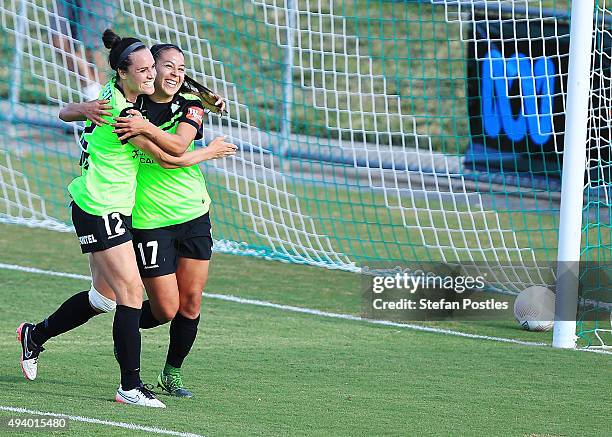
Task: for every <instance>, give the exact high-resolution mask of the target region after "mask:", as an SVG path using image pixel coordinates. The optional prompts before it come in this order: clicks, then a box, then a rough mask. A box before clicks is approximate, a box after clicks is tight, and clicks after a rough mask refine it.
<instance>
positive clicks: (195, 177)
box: [37, 45, 236, 396]
mask: <svg viewBox="0 0 612 437" xmlns="http://www.w3.org/2000/svg"><path fill="white" fill-rule="evenodd" d="M170 48H173V50H168V49H170ZM166 52H167V53H166ZM173 52H175V53H173ZM154 53H155V57H156V58H158V59H157V71H158V72H159V76H158V80H156V83H155V85H156V86H155V88H156V92H155V94H154V95H153V96H151V97H152V99H151V100H149V99H147V98H145V99H143V101H142V102H141V103H142V104H141V105H140V106H138V108H139V109H141V111H143V112H145V113H146V114H147V115H148V116H149V118H151V119H152V120H155V121H156V123H157V124H160V125H161V126H162V127H163V128H164V129H166V130H168V131H169V132H175V134H174V135H173V136H172V137H170V141H169V143H170V145H169V146H166V147H167V148H168V149H170V151H172V152H173V153H174V154H177V155H180V154H181V153H183V152H184V151H185V149H186V148H187V147H189V149H193V139H195V137H196V135H197V134H198V130H199V129H200V127H201V123H202V114H203V108H202V105H201V104H200V103H199V101H198V100H197V99H195V98H194V97H190V96H188V95H179V94H178V90H179V89H181V88H183V90H186V87H183V82H184V80H185V78H184V59H183V56H182V53H180V50H179V49H178V48H176V47H175V46H165V45H164V46H156V49H155V51H154ZM177 53H178V55H180V56H177ZM163 54H168V55H170V54H174V56H165V57H162V58H161V59H160V55H163ZM166 58H170V59H166ZM178 58H180V59H178ZM170 67H172V68H170ZM187 80H188V81H189V83H190V84H191V85H190V87H191V91H196V92H197V91H198V88H199V86H200V85H199V84H197V82H195V81H193V80H191V79H190V78H188V79H187ZM108 103H109V102H108V101H98V102H87V103H82V104H72V105H69V106H67V107H66V108H65V109H64V110H62V113H61V114H60V116H61V118H62V119H63V120H65V121H74V120H82V119H84V118H85V117H87V118H89V119H90V120H92V121H93V122H94V124H96V125H104V124H107V123H108V122H107V121H106V120H105V119H104V118H103V116H108V115H110V114H109V113H108V112H107V111H106V109H109V108H108V106H107V104H108ZM217 103H218V104H219V105H220V107H221V109H223V105H224V102H223V100H222V99H220V100H219V101H218V102H217ZM128 112H129V111H128ZM117 119H118V120H120V123H119V124H118V125H117V126H121V120H123V122H128V123H127V124H126V125H125V126H128V127H129V126H130V123H129V122H130V121H132V120H133V121H138V119H137V118H136V117H134V118H133V119H129V118H127V119H126V118H117ZM140 121H143V120H142V119H140ZM125 126H124V127H125ZM135 126H136V127H137V126H138V123H136V125H135ZM144 126H147V124H145V125H144ZM196 126H197V128H196ZM141 127H142V126H141ZM147 127H148V128H149V132H150V134H151V136H153V138H157V136H159V135H162V136H164V134H165V131H162V130H160V129H151V127H153V126H152V125H150V124H149V125H148V126H147ZM121 129H122V128H121V127H119V130H121ZM132 135H133V133H132V134H129V135H123V137H127V136H132ZM123 137H122V138H123ZM130 141H131V142H133V143H134V144H137V145H139V146H141V147H143V148H144V149H145V150H147V151H149V152H150V153H151V151H150V150H149V149H147V147H151V146H150V144H148V145H147V144H146V143H147V141H149V140H147V139H145V138H142V137H136V138H132V139H130ZM149 143H150V141H149ZM173 147H174V149H173ZM235 148H236V147H235V146H234V145H232V144H228V143H225V142H224V141H223V139H222V138H216V139H215V140H213V141H212V142H211V143H210V144H209V145H208V147H206V148H205V149H200V151H204V152H205V153H206V155H205V159H215V158H219V157H224V156H230V155H233V154H235ZM151 150H153V151H154V152H155V153H154V154H153V156H156V159H157V155H159V153H160V152H159V150H156V149H155V148H154V147H151ZM134 153H135V157H136V158H137V159H138V160H139V161H140V165H141V167H140V170H139V176H138V182H139V183H138V185H137V187H138V188H137V194H136V196H137V199H144V200H143V201H142V202H141V201H140V200H137V202H138V203H139V204H143V205H144V204H147V205H148V207H147V208H143V207H137V208H136V209H135V210H134V216H133V219H134V220H135V221H134V223H135V224H137V223H138V222H141V223H144V227H147V226H149V227H151V226H152V224H155V223H157V224H158V225H160V226H161V225H163V224H165V223H170V222H173V221H174V222H176V223H177V225H169V226H162V227H161V229H159V230H158V232H160V233H162V234H163V235H162V238H159V239H149V240H148V241H140V240H139V241H136V238H135V239H134V247H135V249H136V251H137V258H138V259H139V268H140V270H141V272H143V273H142V274H143V277H147V276H153V277H155V278H157V277H160V279H153V278H151V279H150V280H149V279H145V281H146V283H147V292H148V294H149V296H150V297H151V302H149V301H146V302H145V303H144V305H143V311H142V313H141V317H140V326H141V327H142V328H150V327H153V326H157V325H159V324H161V323H165V322H166V321H168V320H170V319H173V318H174V316H175V315H176V313H177V310H179V306H180V312H179V315H178V317H176V318H175V320H174V321H173V323H172V325H171V330H170V332H171V341H170V347H169V351H168V359H167V365H166V366H165V368H164V370H163V371H162V374H161V375H160V377H159V379H158V384H159V385H160V386H161V387H162V388H163V389H164V390H166V391H168V392H169V393H171V394H173V395H176V396H190V395H191V393H189V392H188V391H187V390H185V389H184V388H183V387H182V382H181V377H180V367H181V364H182V361H183V359H184V358H185V356H186V355H187V353H188V352H189V349H190V348H191V345H192V344H193V341H194V340H195V333H196V331H197V323H198V321H199V311H200V301H201V291H202V289H203V287H204V283H205V281H206V275H207V271H208V259H209V258H210V250H211V246H212V240H211V238H210V221H209V220H208V214H207V212H208V206H209V204H210V198H209V197H208V194H207V193H206V188H205V184H204V180H203V177H202V174H201V172H200V170H199V169H198V168H197V167H191V168H186V169H183V170H181V169H176V170H172V171H163V170H162V168H161V167H169V166H171V167H172V166H173V165H171V164H169V163H168V162H165V163H164V162H162V165H161V166H160V165H157V164H154V163H153V161H152V160H151V159H150V158H149V157H147V156H146V155H144V154H142V153H138V152H134ZM194 153H195V152H193V151H192V152H187V153H185V154H184V155H183V157H187V156H189V155H190V154H194ZM164 159H166V160H168V158H167V156H165V157H164ZM172 159H174V160H175V161H176V160H179V164H181V165H188V164H189V163H194V159H186V158H182V160H181V158H172ZM200 160H201V159H199V157H198V161H200ZM164 164H166V165H164ZM176 166H177V165H174V167H176ZM147 169H148V170H147ZM158 177H159V178H162V179H164V178H165V180H164V181H163V182H162V181H158V180H157V178H158ZM160 182H161V183H160ZM160 190H167V191H160ZM179 191H180V192H179ZM182 194H183V195H182ZM151 195H156V196H158V197H159V199H161V200H160V201H159V202H158V203H157V204H155V203H153V204H148V203H147V201H151V199H150V198H149V196H151ZM170 201H171V203H170ZM161 204H164V205H165V208H162V211H161V212H160V211H158V213H159V214H160V215H159V217H157V213H155V208H157V209H159V206H160V205H161ZM181 214H182V216H181ZM187 216H189V217H187ZM192 216H195V219H193V220H190V217H192ZM181 217H182V218H183V220H185V221H187V222H188V223H183V225H182V226H178V225H179V224H180V223H179V222H181ZM151 218H153V220H154V221H153V222H149V221H148V220H149V219H151ZM133 232H134V230H133ZM172 232H174V233H176V237H175V238H174V240H173V241H172V242H170V241H169V240H168V238H169V236H170V235H171V234H172ZM163 237H165V238H163ZM179 237H180V238H179ZM160 243H161V245H160ZM174 243H176V246H177V249H173V246H172V245H173V244H174ZM179 243H180V244H179ZM167 244H172V245H171V246H170V247H168V246H167ZM149 250H150V251H151V252H150V255H149V256H150V258H149V260H150V261H157V260H162V261H163V263H164V265H161V264H160V263H159V262H157V263H156V262H152V263H149V264H148V265H147V256H148V254H149ZM173 250H174V251H173ZM172 251H173V252H172ZM139 255H140V257H139ZM154 258H155V259H154ZM193 258H195V259H193ZM198 258H200V259H201V260H200V259H198ZM156 264H157V265H158V266H157V267H155V266H156ZM177 267H178V269H179V270H178V272H177V273H178V281H177V277H175V275H174V270H175V269H176V268H177ZM165 271H168V272H170V271H171V273H168V274H165V273H164V272H165ZM181 272H184V273H181ZM179 290H180V293H179ZM104 294H106V293H104ZM179 296H180V297H179ZM105 297H106V298H110V299H112V295H109V294H106V296H105ZM73 298H74V297H73ZM73 298H71V299H73ZM71 299H69V300H68V301H67V302H66V303H64V304H63V305H62V306H61V307H60V309H58V311H56V313H54V314H53V315H52V316H50V317H49V318H48V319H47V320H46V321H43V322H41V323H39V324H38V325H37V328H38V327H41V326H42V328H43V329H45V325H51V324H53V325H55V326H56V327H57V325H58V324H57V323H49V321H57V320H61V319H62V317H61V316H62V315H64V316H65V315H66V310H67V309H68V308H66V307H68V306H69V305H68V303H69V302H70V300H71ZM179 302H180V303H179ZM107 304H108V306H107V307H108V308H109V309H112V304H113V302H112V300H108V301H107ZM97 313H98V312H95V311H89V312H87V313H86V314H84V316H83V317H82V318H81V319H79V320H78V321H73V322H72V324H70V321H67V322H66V323H65V324H64V326H62V327H61V329H55V330H51V329H47V331H49V335H45V336H44V337H43V338H42V339H41V341H42V342H44V341H46V340H47V339H48V338H50V337H52V336H56V335H59V334H61V333H63V332H66V331H68V330H70V329H73V328H75V327H77V326H79V325H81V324H83V323H85V322H86V321H87V320H88V319H89V318H91V317H93V316H94V315H96V314H97ZM75 322H76V323H75Z"/></svg>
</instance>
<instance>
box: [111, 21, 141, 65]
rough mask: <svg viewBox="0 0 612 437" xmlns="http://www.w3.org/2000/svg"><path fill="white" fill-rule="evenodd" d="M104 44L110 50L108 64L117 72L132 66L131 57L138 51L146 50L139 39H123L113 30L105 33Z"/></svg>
mask: <svg viewBox="0 0 612 437" xmlns="http://www.w3.org/2000/svg"><path fill="white" fill-rule="evenodd" d="M102 42H104V47H106V48H107V49H110V53H109V54H108V63H109V64H110V67H111V68H112V69H113V70H115V71H117V70H125V69H127V67H129V66H130V65H131V61H130V59H129V55H130V54H131V53H133V52H135V51H137V50H141V49H145V48H146V46H145V45H144V44H143V43H142V41H140V40H139V39H138V38H131V37H128V38H121V37H120V36H119V35H117V34H116V33H115V32H113V31H112V30H111V29H106V30H105V31H104V33H103V34H102Z"/></svg>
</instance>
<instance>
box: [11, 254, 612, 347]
mask: <svg viewBox="0 0 612 437" xmlns="http://www.w3.org/2000/svg"><path fill="white" fill-rule="evenodd" d="M0 268H2V269H9V270H18V271H22V272H28V273H38V274H42V275H50V276H59V277H63V278H72V279H83V280H87V281H91V277H90V276H86V275H77V274H74V273H64V272H55V271H52V270H41V269H37V268H33V267H24V266H19V265H14V264H4V263H0ZM202 294H203V295H204V297H207V298H209V299H218V300H223V301H227V302H235V303H239V304H243V305H254V306H260V307H266V308H275V309H279V310H282V311H290V312H294V313H301V314H309V315H314V316H320V317H328V318H332V319H342V320H352V321H356V322H363V323H369V324H371V325H379V326H389V327H393V328H401V329H410V330H413V331H422V332H431V333H435V334H444V335H452V336H455V337H464V338H472V339H476V340H489V341H496V342H499V343H512V344H520V345H523V346H548V344H547V343H541V342H533V341H523V340H516V339H514V338H504V337H493V336H489V335H479V334H470V333H467V332H461V331H454V330H452V329H443V328H434V327H431V326H422V325H415V324H411V323H398V322H391V321H388V320H375V319H368V318H365V317H359V316H354V315H352V314H341V313H331V312H327V311H320V310H315V309H311V308H303V307H296V306H290V305H281V304H277V303H272V302H266V301H262V300H255V299H244V298H241V297H236V296H231V295H227V294H216V293H202ZM575 350H577V351H583V352H593V353H601V354H609V355H612V351H606V350H600V349H575Z"/></svg>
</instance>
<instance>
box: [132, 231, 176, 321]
mask: <svg viewBox="0 0 612 437" xmlns="http://www.w3.org/2000/svg"><path fill="white" fill-rule="evenodd" d="M132 232H133V240H132V243H133V246H134V252H135V254H136V261H137V263H138V269H139V271H140V276H141V277H142V280H143V282H144V284H145V288H146V290H147V295H148V296H149V301H150V303H151V311H152V312H153V315H154V316H155V318H156V319H157V320H158V321H160V322H167V321H169V320H172V319H173V318H174V316H175V315H176V312H177V311H178V306H179V296H178V285H177V283H176V276H175V274H174V272H175V271H176V266H177V262H178V261H177V251H176V234H177V226H176V225H175V226H166V227H163V228H155V229H133V230H132Z"/></svg>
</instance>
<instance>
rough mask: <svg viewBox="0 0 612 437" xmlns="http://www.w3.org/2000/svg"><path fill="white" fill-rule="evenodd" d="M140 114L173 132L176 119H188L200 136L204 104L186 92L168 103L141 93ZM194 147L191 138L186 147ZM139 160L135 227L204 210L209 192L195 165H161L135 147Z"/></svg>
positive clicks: (165, 222) (152, 225)
mask: <svg viewBox="0 0 612 437" xmlns="http://www.w3.org/2000/svg"><path fill="white" fill-rule="evenodd" d="M143 102H144V104H143V115H144V116H145V117H146V118H147V119H148V120H149V121H150V122H151V123H153V124H154V125H156V126H158V127H160V128H161V129H163V130H165V131H167V132H170V133H175V132H176V128H177V127H178V125H179V123H189V124H191V125H192V126H194V127H195V128H196V129H197V130H198V135H197V136H196V139H199V138H201V137H202V122H203V117H204V108H203V106H202V103H201V102H200V100H199V99H198V98H197V97H195V96H191V95H189V94H177V95H175V96H174V99H173V100H172V101H171V102H169V103H155V102H153V101H152V100H151V99H149V98H148V97H147V96H143ZM194 147H195V145H194V143H193V142H192V143H191V144H190V145H189V148H188V149H187V150H188V151H190V150H193V149H194ZM138 157H139V160H138V161H139V164H140V167H139V168H138V176H137V181H138V182H137V188H136V204H135V206H134V209H133V212H132V220H133V221H132V225H133V226H134V228H136V229H155V228H161V227H164V226H170V225H176V224H179V223H185V222H187V221H190V220H193V219H194V218H197V217H200V216H201V215H204V214H206V213H207V212H208V209H209V207H210V196H209V195H208V191H207V190H206V183H205V182H204V176H203V175H202V172H201V171H200V168H199V167H198V166H197V165H194V166H192V167H185V168H176V169H165V168H163V167H161V166H160V165H159V164H157V163H156V162H155V161H154V160H153V158H151V157H150V156H148V155H147V154H146V153H144V152H142V151H138Z"/></svg>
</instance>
